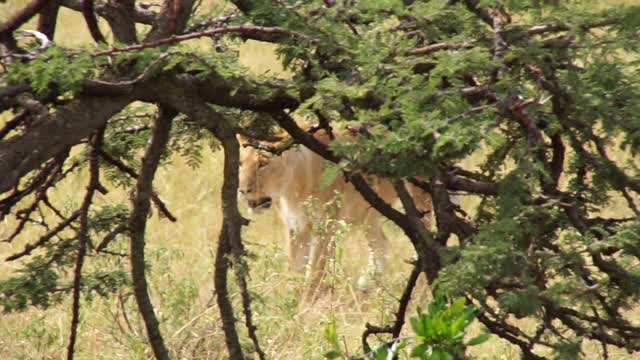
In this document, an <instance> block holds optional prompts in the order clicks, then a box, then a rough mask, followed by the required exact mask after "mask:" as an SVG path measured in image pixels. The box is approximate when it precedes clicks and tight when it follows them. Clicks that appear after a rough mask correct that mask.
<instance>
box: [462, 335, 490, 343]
mask: <svg viewBox="0 0 640 360" xmlns="http://www.w3.org/2000/svg"><path fill="white" fill-rule="evenodd" d="M490 336H491V334H488V333H483V334H480V335H478V336H476V337H474V338H473V339H471V340H469V342H467V346H474V345H480V344H482V343H484V342H486V341H487V340H489V337H490Z"/></svg>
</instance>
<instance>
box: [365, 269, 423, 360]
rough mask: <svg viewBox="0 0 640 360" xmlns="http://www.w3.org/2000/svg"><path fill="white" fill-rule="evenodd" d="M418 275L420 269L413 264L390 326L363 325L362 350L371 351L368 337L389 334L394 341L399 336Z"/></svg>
mask: <svg viewBox="0 0 640 360" xmlns="http://www.w3.org/2000/svg"><path fill="white" fill-rule="evenodd" d="M420 273H421V271H420V268H419V267H418V266H416V265H415V264H414V267H413V269H411V274H410V275H409V279H408V280H407V284H406V285H405V288H404V291H403V292H402V296H401V297H400V300H399V301H398V310H397V311H396V316H395V318H396V319H395V321H394V323H393V325H392V326H391V325H387V326H385V327H379V326H374V325H371V324H369V323H367V324H366V325H365V331H364V332H363V333H362V348H363V349H364V351H365V352H369V351H371V347H370V346H369V343H368V342H367V338H368V337H369V335H372V334H380V333H389V334H391V336H392V338H393V339H396V338H398V337H399V336H400V332H401V331H402V327H403V326H404V322H405V317H406V314H407V307H408V306H409V301H410V300H411V294H412V292H413V289H414V288H415V286H416V282H417V281H418V277H419V276H420Z"/></svg>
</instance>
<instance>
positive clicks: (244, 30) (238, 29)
mask: <svg viewBox="0 0 640 360" xmlns="http://www.w3.org/2000/svg"><path fill="white" fill-rule="evenodd" d="M226 33H240V34H244V35H252V34H253V35H271V36H273V35H283V36H286V37H290V38H293V39H296V40H303V41H309V42H310V43H312V44H317V43H318V40H315V39H312V38H310V37H308V36H307V35H304V34H301V33H297V32H294V31H291V30H287V29H283V28H278V27H264V26H250V25H236V26H226V27H222V28H217V29H211V30H206V31H201V32H197V33H191V34H185V35H177V36H171V37H168V38H164V39H160V40H158V41H153V42H148V43H144V44H137V45H131V46H127V47H122V48H117V47H114V48H111V49H109V50H104V51H98V52H96V53H94V54H93V56H94V57H95V56H105V55H113V54H117V53H123V52H130V51H138V50H143V49H148V48H153V47H158V46H162V45H166V44H173V43H177V42H181V41H186V40H192V39H197V38H201V37H207V36H213V35H219V34H226Z"/></svg>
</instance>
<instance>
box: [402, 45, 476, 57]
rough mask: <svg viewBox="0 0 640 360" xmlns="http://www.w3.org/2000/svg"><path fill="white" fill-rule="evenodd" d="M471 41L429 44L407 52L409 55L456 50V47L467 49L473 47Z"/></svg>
mask: <svg viewBox="0 0 640 360" xmlns="http://www.w3.org/2000/svg"><path fill="white" fill-rule="evenodd" d="M474 46H475V44H474V43H472V42H464V43H462V44H449V43H437V44H431V45H427V46H423V47H419V48H417V49H413V50H411V51H409V52H408V54H409V55H427V54H431V53H434V52H436V51H441V50H457V49H469V48H472V47H474Z"/></svg>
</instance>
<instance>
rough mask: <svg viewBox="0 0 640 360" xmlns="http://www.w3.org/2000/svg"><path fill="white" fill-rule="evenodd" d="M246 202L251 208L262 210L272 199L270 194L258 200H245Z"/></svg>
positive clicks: (268, 206)
mask: <svg viewBox="0 0 640 360" xmlns="http://www.w3.org/2000/svg"><path fill="white" fill-rule="evenodd" d="M247 203H248V204H249V207H250V208H251V209H252V210H262V209H268V208H270V207H271V203H272V199H271V197H270V196H264V197H261V198H259V199H258V200H247Z"/></svg>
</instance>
